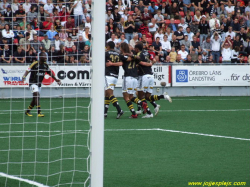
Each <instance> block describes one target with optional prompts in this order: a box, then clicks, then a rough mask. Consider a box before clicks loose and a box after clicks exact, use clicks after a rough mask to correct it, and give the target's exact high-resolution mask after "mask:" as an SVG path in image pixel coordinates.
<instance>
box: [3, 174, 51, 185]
mask: <svg viewBox="0 0 250 187" xmlns="http://www.w3.org/2000/svg"><path fill="white" fill-rule="evenodd" d="M0 177H6V178H9V179H14V180H18V181H22V182H26V183H28V184H31V185H34V186H37V187H49V186H46V185H43V184H41V183H38V182H35V181H31V180H28V179H23V178H20V177H15V176H12V175H8V174H6V173H2V172H0Z"/></svg>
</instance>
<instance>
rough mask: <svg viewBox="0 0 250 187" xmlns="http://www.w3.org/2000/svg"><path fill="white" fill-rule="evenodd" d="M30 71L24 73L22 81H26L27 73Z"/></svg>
mask: <svg viewBox="0 0 250 187" xmlns="http://www.w3.org/2000/svg"><path fill="white" fill-rule="evenodd" d="M29 73H30V72H29V71H27V70H26V71H25V73H24V74H23V77H22V81H25V80H26V77H27V75H28V74H29Z"/></svg>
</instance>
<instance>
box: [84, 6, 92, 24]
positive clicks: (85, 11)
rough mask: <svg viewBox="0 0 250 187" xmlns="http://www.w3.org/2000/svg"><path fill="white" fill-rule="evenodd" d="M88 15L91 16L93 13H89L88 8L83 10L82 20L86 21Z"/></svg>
mask: <svg viewBox="0 0 250 187" xmlns="http://www.w3.org/2000/svg"><path fill="white" fill-rule="evenodd" d="M87 17H89V18H91V15H90V14H89V13H88V11H87V9H84V10H83V15H82V22H84V23H85V22H86V20H87Z"/></svg>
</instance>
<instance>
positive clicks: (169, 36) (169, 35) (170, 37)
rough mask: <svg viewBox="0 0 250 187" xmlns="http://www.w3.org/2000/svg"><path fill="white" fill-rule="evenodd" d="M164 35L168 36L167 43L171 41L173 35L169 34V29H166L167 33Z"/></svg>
mask: <svg viewBox="0 0 250 187" xmlns="http://www.w3.org/2000/svg"><path fill="white" fill-rule="evenodd" d="M165 35H167V36H168V41H172V35H173V33H172V32H171V28H169V27H168V28H167V32H166V33H165Z"/></svg>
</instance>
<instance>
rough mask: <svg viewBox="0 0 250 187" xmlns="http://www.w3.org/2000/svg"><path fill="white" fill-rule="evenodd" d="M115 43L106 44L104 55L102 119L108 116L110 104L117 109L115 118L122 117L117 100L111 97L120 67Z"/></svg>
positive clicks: (119, 57)
mask: <svg viewBox="0 0 250 187" xmlns="http://www.w3.org/2000/svg"><path fill="white" fill-rule="evenodd" d="M114 48H115V43H114V42H112V41H110V42H108V44H107V52H106V53H105V63H106V67H105V104H104V117H105V118H106V117H107V116H108V115H107V113H108V108H109V104H110V102H112V103H113V106H114V107H116V109H117V117H116V119H119V118H120V117H121V116H122V115H123V113H124V112H123V111H122V109H121V107H120V105H119V103H118V100H117V98H116V97H115V96H114V95H113V91H114V89H115V85H116V83H117V80H118V75H119V66H122V62H121V60H120V59H121V55H120V54H119V53H117V52H116V51H115V50H114Z"/></svg>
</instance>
